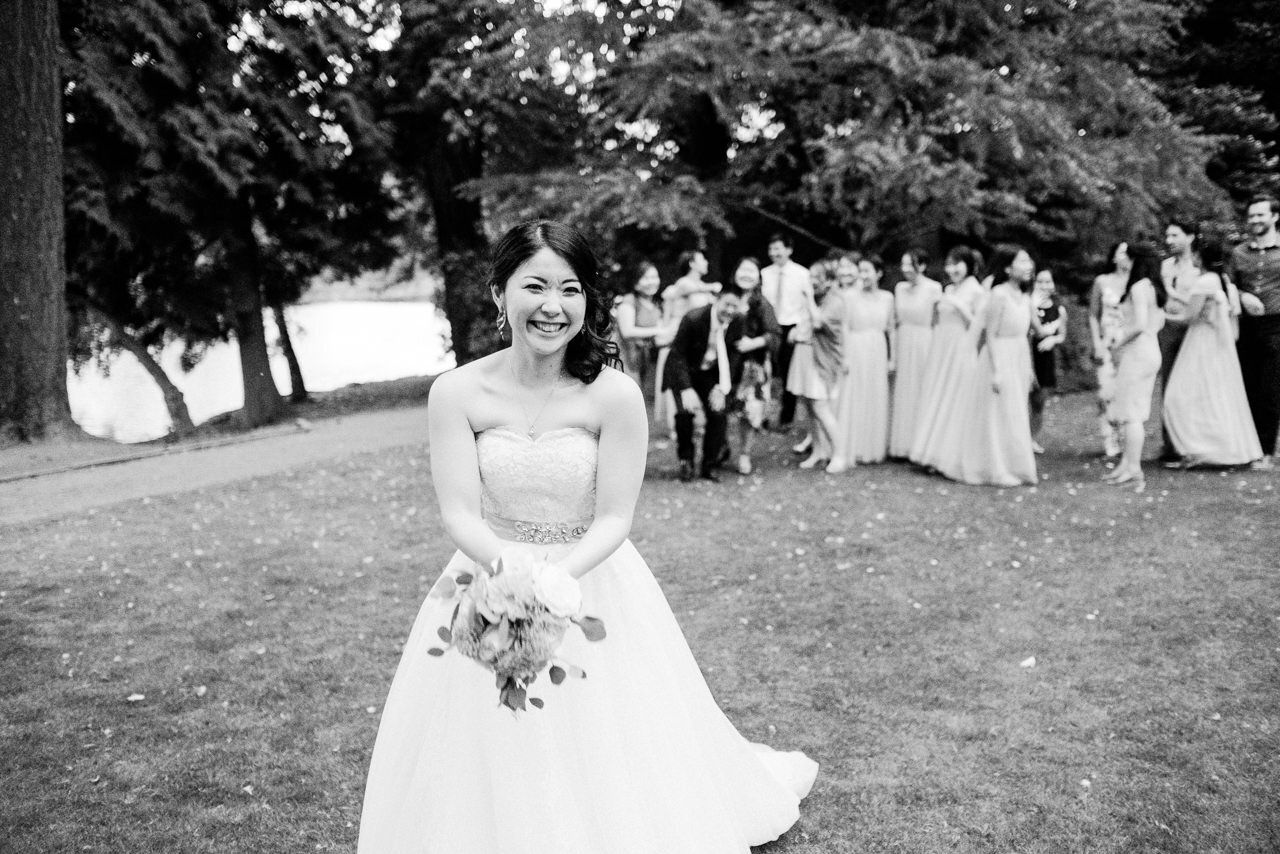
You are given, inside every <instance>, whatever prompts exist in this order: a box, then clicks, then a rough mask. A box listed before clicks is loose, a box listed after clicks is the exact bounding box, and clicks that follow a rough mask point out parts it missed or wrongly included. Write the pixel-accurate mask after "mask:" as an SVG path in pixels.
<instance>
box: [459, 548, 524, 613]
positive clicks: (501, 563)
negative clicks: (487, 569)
mask: <svg viewBox="0 0 1280 854" xmlns="http://www.w3.org/2000/svg"><path fill="white" fill-rule="evenodd" d="M495 566H496V569H497V572H496V574H494V575H488V574H487V573H481V574H480V579H483V581H482V582H481V584H480V585H479V586H477V587H476V588H474V589H473V592H472V595H473V596H475V599H476V607H477V608H478V609H479V611H480V613H482V614H483V615H484V616H485V619H487V620H489V622H491V623H496V622H498V620H500V619H501V618H503V617H509V618H510V619H512V620H524V619H527V618H528V617H529V604H530V602H531V601H532V600H533V598H534V592H533V575H534V572H535V570H536V568H537V563H536V561H535V559H534V557H533V556H532V555H530V554H529V553H527V552H522V551H518V550H516V549H507V550H506V551H504V552H503V553H502V554H501V555H500V556H499V557H498V560H497V561H496V562H495ZM480 579H477V580H480Z"/></svg>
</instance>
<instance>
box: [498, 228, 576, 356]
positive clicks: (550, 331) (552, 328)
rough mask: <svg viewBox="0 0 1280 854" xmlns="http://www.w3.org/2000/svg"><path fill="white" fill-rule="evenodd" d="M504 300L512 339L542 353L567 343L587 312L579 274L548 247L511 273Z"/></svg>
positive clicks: (545, 353) (503, 293)
mask: <svg viewBox="0 0 1280 854" xmlns="http://www.w3.org/2000/svg"><path fill="white" fill-rule="evenodd" d="M502 302H503V305H504V306H505V308H506V312H507V323H508V324H509V325H510V327H511V343H512V344H513V345H514V344H516V342H517V341H518V340H519V341H523V342H524V343H525V344H527V345H528V347H529V348H530V349H531V350H532V351H533V352H535V353H539V354H543V355H549V354H551V353H554V352H556V351H557V350H563V349H564V348H566V347H568V346H569V341H570V340H572V339H573V337H574V336H575V335H577V334H578V333H579V332H581V331H582V324H583V322H584V319H585V317H586V313H587V297H586V292H585V291H584V290H583V285H582V282H580V281H579V280H578V274H577V273H575V272H574V271H573V268H572V267H570V266H569V262H568V261H566V260H565V259H564V258H562V257H560V256H559V255H557V254H556V253H555V252H554V251H552V250H551V249H548V248H546V247H543V248H542V249H539V250H538V251H537V252H536V253H535V254H534V255H533V256H532V257H530V258H529V260H528V261H525V262H524V263H523V264H521V265H520V266H519V267H517V268H516V270H515V272H514V273H512V274H511V277H510V278H509V279H507V284H506V287H504V288H503V291H502Z"/></svg>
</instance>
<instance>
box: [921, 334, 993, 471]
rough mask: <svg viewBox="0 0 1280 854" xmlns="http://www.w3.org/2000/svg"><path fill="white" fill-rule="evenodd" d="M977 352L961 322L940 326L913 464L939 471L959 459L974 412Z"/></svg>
mask: <svg viewBox="0 0 1280 854" xmlns="http://www.w3.org/2000/svg"><path fill="white" fill-rule="evenodd" d="M977 369H978V351H977V348H976V347H975V346H974V343H973V341H972V339H971V338H970V337H969V332H968V330H967V329H965V327H964V326H962V325H961V324H959V323H939V324H938V326H937V327H936V328H935V330H934V336H933V343H932V345H931V346H930V348H929V359H928V363H927V365H926V367H925V378H924V385H923V386H922V391H921V394H920V404H919V407H920V408H919V414H918V416H917V419H916V421H917V423H916V430H915V438H914V439H913V440H912V442H911V452H910V454H908V456H909V457H910V459H911V461H912V462H915V463H918V464H920V465H922V466H928V467H930V468H935V469H938V470H939V471H941V470H943V469H944V468H951V467H953V466H954V465H956V464H957V463H958V461H959V459H960V446H961V442H962V441H963V437H962V435H961V434H962V432H963V430H964V426H965V420H966V419H967V418H968V417H969V415H970V413H971V412H972V411H973V400H972V397H973V393H974V391H973V384H974V380H975V378H974V374H975V372H976V371H977Z"/></svg>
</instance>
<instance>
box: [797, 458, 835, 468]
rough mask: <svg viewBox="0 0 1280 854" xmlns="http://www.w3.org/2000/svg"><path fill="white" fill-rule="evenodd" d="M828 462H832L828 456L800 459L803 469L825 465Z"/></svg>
mask: <svg viewBox="0 0 1280 854" xmlns="http://www.w3.org/2000/svg"><path fill="white" fill-rule="evenodd" d="M828 462H830V460H828V459H827V458H826V457H809V458H808V459H805V460H801V461H800V468H802V469H811V468H817V467H818V466H825V465H826V464H827V463H828Z"/></svg>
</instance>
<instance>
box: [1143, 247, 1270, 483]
mask: <svg viewBox="0 0 1280 854" xmlns="http://www.w3.org/2000/svg"><path fill="white" fill-rule="evenodd" d="M1223 256H1224V253H1223V249H1222V244H1221V243H1220V242H1218V241H1206V242H1205V243H1204V245H1203V246H1201V249H1200V260H1201V264H1202V266H1203V268H1204V273H1203V275H1201V276H1200V278H1199V279H1198V280H1197V281H1196V283H1195V285H1194V286H1193V287H1192V289H1191V291H1190V295H1189V299H1188V301H1187V312H1186V315H1187V318H1188V324H1187V336H1186V338H1184V339H1183V341H1182V349H1181V350H1180V351H1179V352H1178V359H1177V361H1176V362H1174V365H1173V371H1172V373H1170V374H1169V385H1168V387H1167V389H1166V390H1165V397H1164V422H1165V427H1166V429H1168V431H1169V438H1170V440H1172V442H1173V445H1174V448H1175V449H1176V450H1177V452H1178V454H1179V455H1180V456H1181V457H1182V459H1181V461H1180V463H1181V467H1182V468H1192V467H1194V466H1198V465H1217V466H1238V465H1244V464H1246V463H1251V462H1253V461H1254V460H1258V459H1261V458H1262V444H1261V443H1260V442H1259V441H1258V431H1257V429H1255V428H1254V426H1253V416H1252V415H1251V414H1250V411H1249V400H1248V398H1247V397H1246V396H1245V390H1244V379H1243V377H1242V375H1241V372H1240V358H1239V356H1238V355H1237V354H1236V338H1237V337H1238V336H1239V326H1238V324H1239V318H1240V295H1239V293H1238V292H1237V291H1236V288H1235V285H1233V284H1232V283H1231V281H1230V280H1229V279H1228V278H1227V277H1226V276H1225V274H1224V272H1223V263H1224V260H1225V259H1224V257H1223Z"/></svg>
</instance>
